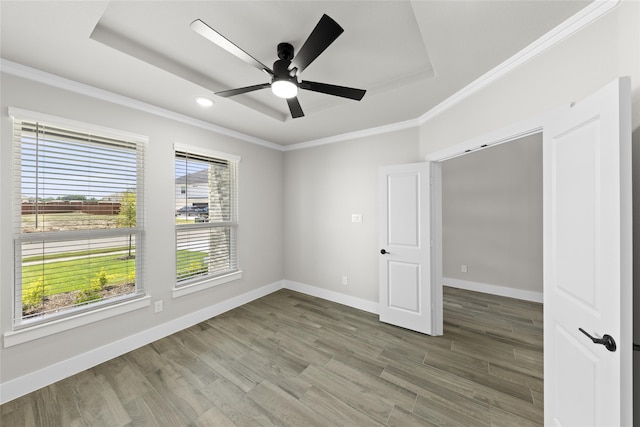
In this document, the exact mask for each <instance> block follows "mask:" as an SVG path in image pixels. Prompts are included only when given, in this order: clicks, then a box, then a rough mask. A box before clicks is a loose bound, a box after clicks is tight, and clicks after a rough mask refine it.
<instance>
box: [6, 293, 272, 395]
mask: <svg viewBox="0 0 640 427" xmlns="http://www.w3.org/2000/svg"><path fill="white" fill-rule="evenodd" d="M283 285H284V283H283V281H277V282H274V283H271V284H269V285H265V286H262V287H260V288H258V289H255V290H253V291H250V292H247V293H244V294H242V295H238V296H236V297H233V298H231V299H228V300H226V301H222V302H220V303H218V304H215V305H212V306H209V307H207V308H204V309H202V310H199V311H196V312H194V313H191V314H188V315H186V316H182V317H179V318H177V319H174V320H171V321H169V322H166V323H163V324H161V325H158V326H155V327H153V328H150V329H147V330H146V331H142V332H139V333H137V334H134V335H131V336H128V337H126V338H124V339H122V340H119V341H116V342H113V343H110V344H107V345H105V346H102V347H99V348H96V349H95V350H91V351H88V352H86V353H83V354H79V355H77V356H74V357H72V358H70V359H67V360H64V361H62V362H59V363H56V364H55V365H51V366H48V367H46V368H43V369H40V370H38V371H35V372H32V373H29V374H27V375H24V376H22V377H19V378H15V379H13V380H10V381H7V382H5V383H2V384H0V404H4V403H6V402H9V401H11V400H13V399H16V398H18V397H20V396H23V395H25V394H27V393H31V392H33V391H35V390H38V389H40V388H42V387H46V386H48V385H50V384H53V383H54V382H56V381H60V380H62V379H64V378H67V377H70V376H72V375H75V374H77V373H79V372H82V371H84V370H86V369H89V368H92V367H94V366H96V365H99V364H100V363H103V362H106V361H107V360H111V359H113V358H114V357H118V356H121V355H123V354H125V353H127V352H129V351H132V350H135V349H136V348H139V347H142V346H144V345H147V344H149V343H152V342H154V341H157V340H159V339H161V338H164V337H166V336H168V335H171V334H174V333H176V332H178V331H181V330H183V329H185V328H188V327H191V326H193V325H196V324H198V323H200V322H203V321H205V320H207V319H210V318H212V317H214V316H217V315H219V314H222V313H224V312H226V311H229V310H232V309H234V308H236V307H239V306H241V305H244V304H247V303H249V302H251V301H253V300H256V299H258V298H262V297H263V296H266V295H269V294H270V293H272V292H275V291H277V290H280V289H282V288H283Z"/></svg>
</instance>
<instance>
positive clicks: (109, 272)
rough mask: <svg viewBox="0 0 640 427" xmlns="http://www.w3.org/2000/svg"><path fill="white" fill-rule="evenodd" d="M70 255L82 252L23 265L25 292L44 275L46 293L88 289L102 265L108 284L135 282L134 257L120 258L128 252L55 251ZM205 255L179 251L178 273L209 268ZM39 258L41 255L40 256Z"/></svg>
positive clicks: (183, 275)
mask: <svg viewBox="0 0 640 427" xmlns="http://www.w3.org/2000/svg"><path fill="white" fill-rule="evenodd" d="M121 249H122V250H126V249H127V248H126V247H123V248H121ZM70 255H73V256H74V257H76V256H81V257H82V258H78V259H71V260H66V261H50V262H46V263H44V264H37V265H27V266H23V267H22V283H23V287H22V290H23V294H25V293H27V292H29V291H30V290H31V289H32V288H33V287H34V286H42V285H43V284H42V283H41V282H40V278H41V277H45V278H46V280H45V283H44V286H45V289H46V291H45V296H48V295H55V294H60V293H64V292H72V291H78V290H84V289H88V288H90V287H91V284H92V283H91V282H92V281H94V280H96V278H97V276H98V275H99V274H100V272H101V271H102V269H104V271H105V272H106V276H107V280H108V281H107V284H109V285H117V284H121V283H128V282H135V271H136V262H135V259H121V258H122V257H123V255H126V254H123V253H122V252H120V253H118V254H109V253H107V254H106V255H105V254H103V253H101V251H100V250H97V251H91V252H89V251H87V252H86V253H85V252H83V253H77V252H74V253H73V254H56V256H58V257H61V256H62V257H68V256H70ZM89 255H91V256H89ZM206 256H207V254H206V253H205V252H194V251H187V250H180V251H178V265H179V266H181V269H180V271H179V272H178V277H181V278H183V279H184V278H188V277H192V276H196V275H198V274H201V273H203V272H206V271H207V267H206V265H205V257H206ZM40 259H41V258H38V260H40ZM54 259H55V258H54ZM23 261H25V262H26V261H28V260H27V259H25V260H23Z"/></svg>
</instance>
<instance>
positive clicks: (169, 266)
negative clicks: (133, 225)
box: [0, 74, 284, 391]
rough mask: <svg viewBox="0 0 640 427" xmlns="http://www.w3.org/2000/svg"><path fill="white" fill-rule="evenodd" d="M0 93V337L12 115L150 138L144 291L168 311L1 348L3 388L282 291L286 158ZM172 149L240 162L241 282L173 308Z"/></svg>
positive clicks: (154, 122) (156, 123) (8, 296)
mask: <svg viewBox="0 0 640 427" xmlns="http://www.w3.org/2000/svg"><path fill="white" fill-rule="evenodd" d="M1 85H2V86H1V109H0V116H1V118H0V120H1V122H0V123H1V125H2V130H1V132H2V133H1V143H0V159H1V160H0V177H1V181H0V200H2V203H1V204H0V310H1V311H0V333H2V334H4V333H5V332H8V331H10V330H11V317H12V292H11V288H12V258H13V252H12V234H13V229H12V225H13V224H12V221H11V203H10V202H9V201H10V200H11V195H12V191H11V158H12V154H11V153H12V122H11V119H10V118H9V117H8V115H7V107H8V106H13V107H18V108H23V109H27V110H32V111H38V112H42V113H47V114H52V115H56V116H61V117H66V118H69V119H73V120H77V121H82V122H87V123H92V124H96V125H101V126H107V127H111V128H115V129H120V130H124V131H129V132H134V133H137V134H142V135H148V137H149V144H148V149H147V156H146V172H145V173H146V176H145V179H146V198H145V208H146V224H145V229H146V236H147V240H146V245H145V249H146V253H145V259H146V262H145V270H146V272H145V275H146V276H145V281H144V286H145V289H146V292H147V294H148V295H151V297H152V301H155V300H158V299H162V300H163V301H164V310H163V311H162V312H161V313H158V314H154V313H153V310H152V307H147V308H146V309H142V310H137V311H134V312H131V313H127V314H125V315H122V316H119V317H116V318H111V319H108V320H103V321H99V322H96V323H93V324H90V325H86V326H82V327H79V328H76V329H73V330H69V331H65V332H60V333H57V334H55V335H50V336H48V337H45V338H41V339H37V340H34V341H30V342H27V343H24V344H19V345H16V346H13V347H9V348H5V347H4V346H2V347H0V361H1V363H0V381H1V382H2V383H3V384H6V383H7V382H10V381H11V380H15V379H18V378H21V377H23V376H25V375H27V374H32V373H34V372H36V371H38V370H40V369H44V368H47V367H50V366H53V365H54V364H56V363H59V362H64V361H66V360H69V359H70V358H73V357H77V356H79V355H83V354H87V353H90V352H91V351H92V350H95V349H98V348H104V346H109V345H112V346H113V345H117V344H118V343H120V342H123V341H126V340H127V339H130V338H131V337H136V336H139V334H143V333H144V332H145V331H149V330H151V328H155V331H156V333H157V331H158V327H160V328H162V325H165V324H170V323H171V322H175V321H176V320H177V319H180V318H182V317H183V316H190V315H191V314H192V313H196V312H198V311H199V310H205V309H207V308H208V307H211V306H214V305H216V304H220V303H223V302H225V301H229V300H230V299H231V298H234V297H237V296H239V295H242V294H245V293H247V292H252V291H256V290H258V289H261V288H262V287H264V286H266V285H270V284H273V283H278V284H281V280H282V278H283V276H284V273H283V251H284V249H283V245H282V235H283V222H282V218H283V213H282V209H283V185H282V184H283V153H282V152H280V151H277V150H273V149H269V148H264V147H261V146H258V145H255V144H250V143H247V142H244V141H240V140H237V139H233V138H230V137H227V136H222V135H219V134H216V133H213V132H211V131H208V130H205V129H202V128H197V127H193V126H189V125H186V124H183V123H179V122H176V121H172V120H169V119H164V118H161V117H158V116H155V115H151V114H147V113H143V112H140V111H137V110H133V109H129V108H126V107H122V106H118V105H115V104H111V103H108V102H103V101H99V100H97V99H93V98H89V97H86V96H83V95H79V94H77V93H71V92H66V91H64V90H60V89H56V88H53V87H49V86H45V85H42V84H39V83H34V82H31V81H26V80H23V79H20V78H17V77H14V76H10V75H6V74H3V75H2V79H1ZM174 142H180V143H183V144H191V145H196V146H201V147H207V148H210V149H212V150H217V151H221V152H226V153H231V154H235V155H239V156H241V157H242V161H241V163H240V200H239V206H240V226H239V242H238V247H239V264H240V268H241V269H242V270H243V277H242V279H240V280H238V281H235V282H232V283H227V284H223V285H220V286H218V287H215V288H213V289H209V290H204V291H201V292H197V293H194V294H191V295H186V296H183V297H180V298H177V299H172V292H171V289H172V287H173V286H174V284H175V281H174V277H175V271H174V270H175V251H174V247H175V236H174V229H175V225H174V223H175V216H174V215H175V203H174V200H173V197H174V192H175V190H174V186H175V184H174V173H173V168H174V156H173V143H174ZM152 305H153V304H152ZM5 391H6V389H5Z"/></svg>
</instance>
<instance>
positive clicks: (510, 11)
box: [0, 0, 591, 145]
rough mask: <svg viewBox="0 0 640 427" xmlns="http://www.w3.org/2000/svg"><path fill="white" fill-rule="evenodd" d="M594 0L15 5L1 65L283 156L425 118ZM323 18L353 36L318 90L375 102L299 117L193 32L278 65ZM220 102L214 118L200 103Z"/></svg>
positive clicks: (339, 44)
mask: <svg viewBox="0 0 640 427" xmlns="http://www.w3.org/2000/svg"><path fill="white" fill-rule="evenodd" d="M590 2H591V1H590V0H589V1H586V0H585V1H574V0H569V1H559V0H555V1H545V0H532V1H527V0H517V1H504V0H501V1H451V0H445V1H435V0H434V1H112V2H104V1H82V2H79V1H69V2H63V1H42V2H38V1H7V0H2V1H1V2H0V18H1V21H0V24H1V30H0V31H1V33H0V36H1V40H0V41H1V44H0V57H2V58H3V59H5V60H9V61H13V62H16V63H19V64H22V65H26V66H29V67H33V68H36V69H38V70H41V71H45V72H48V73H52V74H54V75H57V76H61V77H64V78H67V79H71V80H74V81H77V82H80V83H84V84H88V85H91V86H94V87H97V88H99V89H103V90H107V91H111V92H114V93H117V94H120V95H124V96H127V97H130V98H133V99H136V100H139V101H143V102H145V103H148V104H151V105H154V106H157V107H161V108H165V109H168V110H171V111H174V112H177V113H180V114H184V115H187V116H189V117H193V118H195V119H198V120H201V121H205V122H209V123H211V124H214V125H217V126H222V127H224V128H227V129H231V130H234V131H238V132H241V133H243V134H246V135H250V136H252V137H255V138H259V139H262V140H265V141H269V142H272V143H275V144H279V145H289V144H294V143H301V142H308V141H315V140H318V139H322V138H328V137H332V136H335V135H341V134H344V133H348V132H354V131H359V130H363V129H370V128H374V127H378V126H384V125H390V124H394V123H398V122H403V121H406V120H412V119H416V118H418V117H420V116H422V115H423V114H425V113H426V112H428V111H429V110H431V109H432V108H434V107H436V106H437V105H438V104H440V103H442V102H443V101H444V100H446V99H447V98H449V97H451V96H452V95H454V94H455V93H456V92H458V91H460V90H461V89H462V88H464V87H465V86H467V85H468V84H470V83H471V82H473V81H474V80H476V79H478V78H479V77H480V76H482V75H483V74H485V73H487V72H488V71H490V70H492V69H493V68H494V67H496V66H498V65H499V64H501V63H502V62H504V61H505V60H507V59H509V58H510V57H512V56H513V55H515V54H516V53H518V52H520V51H521V50H522V49H523V48H525V47H526V46H528V45H529V44H530V43H532V42H534V41H535V40H537V39H538V38H540V37H541V36H542V35H544V34H545V33H547V32H549V31H550V30H552V29H553V28H554V27H556V26H558V25H559V24H560V23H562V22H563V21H565V20H566V19H567V18H569V17H571V16H572V15H574V14H576V13H577V12H578V11H580V10H581V9H583V8H584V7H585V6H587V5H588V4H589V3H590ZM323 14H327V15H329V16H331V17H332V18H333V19H334V20H335V21H337V22H338V23H339V24H340V26H342V28H344V33H343V34H342V35H341V36H340V37H338V39H337V40H336V41H335V42H334V43H333V44H332V45H331V46H329V48H328V49H327V50H326V51H325V52H324V53H322V54H321V55H320V56H319V57H318V59H317V60H316V61H314V62H313V63H312V64H311V65H310V66H309V67H308V68H307V69H305V70H304V72H303V73H302V76H301V77H302V78H303V79H304V80H311V81H318V82H323V83H331V84H336V85H340V86H351V87H356V88H361V89H366V90H367V93H366V95H365V96H364V98H363V99H362V101H360V102H358V101H353V100H349V99H344V98H339V97H334V96H330V95H325V94H320V93H315V92H310V91H301V92H300V93H299V95H298V99H299V101H300V104H301V106H302V109H303V110H304V113H305V117H302V118H298V119H291V117H290V115H289V110H288V107H287V104H286V102H285V101H284V100H283V99H280V98H277V97H275V96H274V95H273V94H272V93H271V91H270V90H269V89H265V90H261V91H256V92H251V93H249V94H244V95H238V96H235V97H231V98H222V97H219V96H215V95H214V94H213V92H218V91H222V90H226V89H233V88H237V87H243V86H250V85H254V84H259V83H266V82H269V76H267V75H266V74H265V73H263V72H261V71H259V70H258V69H256V68H253V67H251V66H250V65H248V64H246V63H245V62H242V61H241V60H239V59H238V58H236V57H235V56H233V55H231V54H230V53H228V52H227V51H225V50H223V49H221V48H220V47H218V46H216V45H214V44H213V43H211V42H210V41H208V40H206V39H205V38H203V37H201V36H200V35H198V34H196V33H195V32H194V31H192V30H191V29H190V28H189V24H190V23H191V22H192V21H193V20H195V19H201V20H203V21H204V22H206V23H207V24H208V25H209V26H210V27H212V28H214V29H215V30H216V31H218V32H219V33H221V34H223V35H224V36H225V37H226V38H227V39H229V40H230V41H232V42H233V43H234V44H236V45H237V46H239V47H240V48H242V49H243V50H245V51H246V52H247V53H249V54H250V55H252V56H253V57H255V58H256V59H258V60H259V61H260V62H262V63H264V64H266V65H267V66H271V64H273V62H274V61H275V60H276V59H277V54H276V46H277V44H278V43H280V42H289V43H291V44H292V45H293V46H294V49H296V50H297V49H299V48H300V47H301V46H302V44H303V43H304V41H305V40H306V38H307V37H308V35H309V34H310V33H311V31H312V30H313V28H314V27H315V25H316V23H317V22H318V21H319V19H320V17H321V16H322V15H323ZM199 96H205V97H209V98H210V99H212V100H213V101H214V103H215V104H214V106H213V107H210V108H203V107H200V106H199V105H198V104H197V103H196V102H195V98H196V97H199Z"/></svg>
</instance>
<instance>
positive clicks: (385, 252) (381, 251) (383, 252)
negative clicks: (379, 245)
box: [380, 249, 389, 255]
mask: <svg viewBox="0 0 640 427" xmlns="http://www.w3.org/2000/svg"><path fill="white" fill-rule="evenodd" d="M380 253H381V254H382V255H385V254H388V253H389V252H387V251H385V250H384V249H380Z"/></svg>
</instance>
